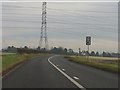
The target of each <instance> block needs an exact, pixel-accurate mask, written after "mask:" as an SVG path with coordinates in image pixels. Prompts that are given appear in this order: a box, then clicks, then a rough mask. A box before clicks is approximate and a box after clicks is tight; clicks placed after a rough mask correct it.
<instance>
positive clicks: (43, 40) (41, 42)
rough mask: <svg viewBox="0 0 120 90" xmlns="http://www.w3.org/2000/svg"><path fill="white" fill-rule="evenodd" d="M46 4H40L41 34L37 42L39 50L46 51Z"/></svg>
mask: <svg viewBox="0 0 120 90" xmlns="http://www.w3.org/2000/svg"><path fill="white" fill-rule="evenodd" d="M46 4H47V3H46V2H43V4H42V23H41V24H42V25H41V33H40V40H39V46H38V47H39V48H45V50H47V49H48V39H47V32H46V30H47V22H46V21H47V11H46Z"/></svg>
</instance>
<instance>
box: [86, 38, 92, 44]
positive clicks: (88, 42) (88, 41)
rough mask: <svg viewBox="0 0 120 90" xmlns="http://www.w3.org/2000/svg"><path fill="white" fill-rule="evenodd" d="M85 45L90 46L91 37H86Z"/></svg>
mask: <svg viewBox="0 0 120 90" xmlns="http://www.w3.org/2000/svg"><path fill="white" fill-rule="evenodd" d="M86 45H91V37H90V36H86Z"/></svg>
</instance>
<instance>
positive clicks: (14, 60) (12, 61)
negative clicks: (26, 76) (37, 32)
mask: <svg viewBox="0 0 120 90" xmlns="http://www.w3.org/2000/svg"><path fill="white" fill-rule="evenodd" d="M36 56H44V54H8V55H2V60H1V61H2V72H4V71H6V70H9V69H11V68H12V67H14V66H16V65H18V64H20V63H22V62H24V61H27V60H30V59H31V58H33V57H36ZM0 57H1V56H0Z"/></svg>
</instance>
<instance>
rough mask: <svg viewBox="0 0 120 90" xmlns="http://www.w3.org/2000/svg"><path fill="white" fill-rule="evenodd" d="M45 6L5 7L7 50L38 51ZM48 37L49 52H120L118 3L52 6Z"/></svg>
mask: <svg viewBox="0 0 120 90" xmlns="http://www.w3.org/2000/svg"><path fill="white" fill-rule="evenodd" d="M41 7H42V3H41V2H3V3H2V43H3V48H5V47H7V46H9V45H13V46H16V47H24V46H25V45H26V46H29V47H32V48H36V47H38V44H39V37H40V31H41V29H40V27H41V12H42V10H41ZM47 35H48V43H49V48H51V47H60V46H62V47H66V48H72V49H73V50H75V51H78V48H81V50H87V46H86V43H85V38H86V36H88V35H89V36H91V38H92V44H91V45H90V51H99V52H102V51H107V52H118V3H117V2H106V3H105V2H48V3H47Z"/></svg>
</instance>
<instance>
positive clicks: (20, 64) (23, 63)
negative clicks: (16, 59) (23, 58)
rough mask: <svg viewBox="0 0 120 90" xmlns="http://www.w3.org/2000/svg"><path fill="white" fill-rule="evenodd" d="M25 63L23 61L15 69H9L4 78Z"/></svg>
mask: <svg viewBox="0 0 120 90" xmlns="http://www.w3.org/2000/svg"><path fill="white" fill-rule="evenodd" d="M23 64H24V63H21V64H19V65H17V66H16V67H14V68H13V69H11V70H10V71H8V72H7V73H6V74H5V75H4V76H2V78H5V77H6V76H8V75H9V74H10V73H12V72H13V71H15V70H16V69H17V68H19V67H21V66H22V65H23Z"/></svg>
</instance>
